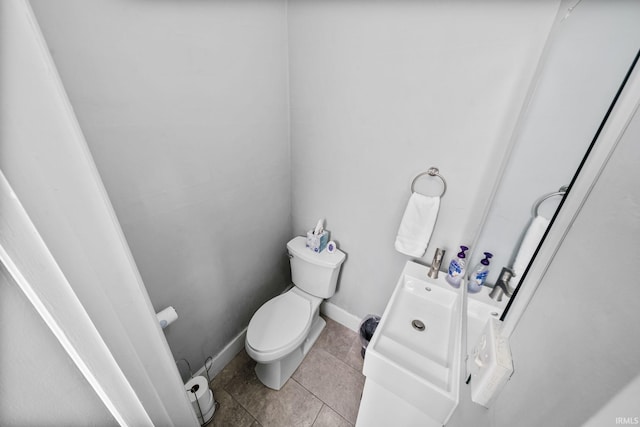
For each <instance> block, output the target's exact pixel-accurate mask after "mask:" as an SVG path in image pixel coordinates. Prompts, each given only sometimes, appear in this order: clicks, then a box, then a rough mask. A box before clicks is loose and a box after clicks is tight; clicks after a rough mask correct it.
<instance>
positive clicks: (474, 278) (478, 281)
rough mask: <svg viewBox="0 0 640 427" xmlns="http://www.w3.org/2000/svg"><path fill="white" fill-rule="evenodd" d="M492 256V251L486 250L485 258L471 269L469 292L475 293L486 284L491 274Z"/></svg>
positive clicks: (468, 283)
mask: <svg viewBox="0 0 640 427" xmlns="http://www.w3.org/2000/svg"><path fill="white" fill-rule="evenodd" d="M492 257H493V254H492V253H491V252H485V253H484V259H483V260H482V261H480V264H478V265H476V267H475V268H474V269H473V270H471V273H469V281H468V282H467V292H469V293H471V294H475V293H476V292H480V291H481V290H482V285H484V282H485V280H487V276H488V275H489V259H490V258H492Z"/></svg>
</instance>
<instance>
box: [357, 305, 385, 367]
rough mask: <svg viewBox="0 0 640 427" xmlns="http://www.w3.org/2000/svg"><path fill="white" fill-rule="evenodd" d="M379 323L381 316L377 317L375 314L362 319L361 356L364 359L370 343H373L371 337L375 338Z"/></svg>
mask: <svg viewBox="0 0 640 427" xmlns="http://www.w3.org/2000/svg"><path fill="white" fill-rule="evenodd" d="M379 323H380V316H376V315H375V314H369V315H368V316H366V317H365V318H364V319H362V322H360V328H359V330H360V342H361V343H362V349H361V350H360V354H361V355H362V358H363V359H364V354H365V353H366V352H367V346H368V345H369V341H371V337H373V333H374V332H375V331H376V328H377V327H378V324H379Z"/></svg>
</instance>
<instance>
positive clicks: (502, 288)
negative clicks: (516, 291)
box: [489, 267, 513, 302]
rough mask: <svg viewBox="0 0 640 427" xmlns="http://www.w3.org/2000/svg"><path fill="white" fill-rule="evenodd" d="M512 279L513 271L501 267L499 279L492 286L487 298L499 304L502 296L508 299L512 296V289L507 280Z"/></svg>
mask: <svg viewBox="0 0 640 427" xmlns="http://www.w3.org/2000/svg"><path fill="white" fill-rule="evenodd" d="M512 277H513V270H511V269H510V268H508V267H503V268H502V271H500V278H499V279H498V281H497V282H496V284H495V285H493V289H492V290H491V292H490V293H489V296H490V297H491V298H493V299H494V300H496V301H498V302H500V301H502V295H506V296H508V297H510V296H511V295H513V289H511V287H509V280H511V278H512Z"/></svg>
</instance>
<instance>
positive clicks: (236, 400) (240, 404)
mask: <svg viewBox="0 0 640 427" xmlns="http://www.w3.org/2000/svg"><path fill="white" fill-rule="evenodd" d="M233 378H235V375H234V376H233ZM233 378H232V379H231V380H229V381H227V385H228V384H230V383H231V381H232V380H233ZM227 385H222V384H221V385H220V388H221V389H222V390H223V391H224V392H225V393H227V394H228V395H229V397H230V398H231V400H233V401H234V402H236V403H237V404H238V406H240V407H241V408H242V409H244V411H245V412H246V413H247V414H249V416H250V417H251V418H253V421H254V422H255V423H258V425H259V426H260V427H262V423H261V422H260V421H258V419H257V418H256V416H255V415H253V413H252V412H251V411H249V409H247V408H246V407H245V406H244V405H243V404H242V403H240V401H238V399H236V398H235V397H234V396H233V394H231V392H230V391H229V390H227ZM252 425H253V423H251V426H252ZM251 426H249V427H251Z"/></svg>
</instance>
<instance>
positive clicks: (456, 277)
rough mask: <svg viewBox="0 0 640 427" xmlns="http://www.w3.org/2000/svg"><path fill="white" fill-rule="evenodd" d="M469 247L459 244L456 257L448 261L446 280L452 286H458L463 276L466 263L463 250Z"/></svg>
mask: <svg viewBox="0 0 640 427" xmlns="http://www.w3.org/2000/svg"><path fill="white" fill-rule="evenodd" d="M468 249H469V248H468V247H466V246H460V252H458V257H457V258H454V259H452V260H451V262H450V263H449V272H448V273H447V278H446V280H447V282H448V283H449V284H450V285H451V286H453V287H454V288H459V287H460V282H461V281H462V278H463V277H464V273H465V268H464V267H465V264H466V260H465V258H466V255H465V253H464V252H465V251H466V250H468Z"/></svg>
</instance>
